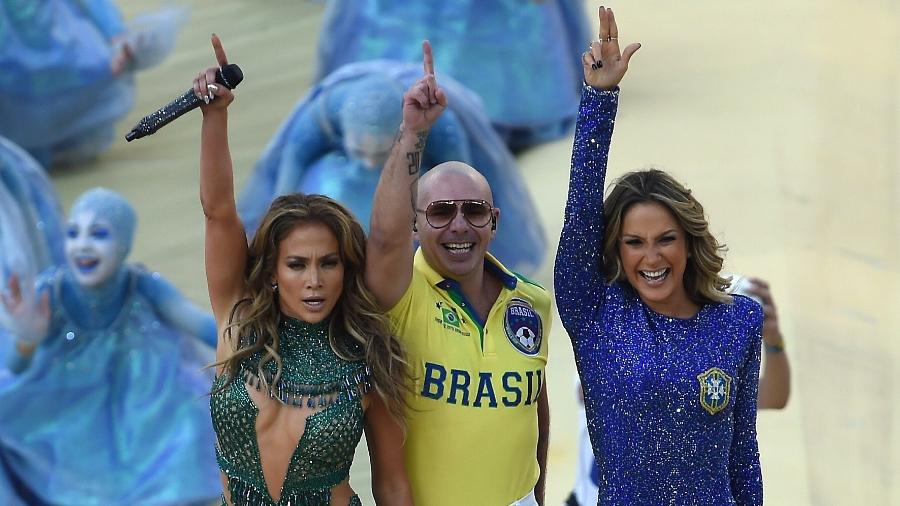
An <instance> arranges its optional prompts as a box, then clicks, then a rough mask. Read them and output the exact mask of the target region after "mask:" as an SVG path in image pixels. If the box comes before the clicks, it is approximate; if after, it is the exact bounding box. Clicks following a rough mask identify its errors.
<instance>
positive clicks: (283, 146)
mask: <svg viewBox="0 0 900 506" xmlns="http://www.w3.org/2000/svg"><path fill="white" fill-rule="evenodd" d="M421 76H422V69H421V66H420V65H412V64H406V63H397V62H393V61H386V60H379V61H371V62H361V63H355V64H350V65H347V66H345V67H343V68H341V69H340V70H338V71H337V72H335V73H333V74H332V75H330V76H328V77H327V78H326V79H324V80H323V81H321V82H320V83H319V84H317V85H316V86H315V87H313V89H312V90H311V91H310V92H309V94H308V95H307V96H306V97H304V98H303V100H301V101H300V103H299V104H298V105H297V106H296V108H295V109H294V111H293V112H292V113H291V115H290V116H289V117H288V119H287V120H286V121H285V123H284V124H283V125H282V126H281V128H280V129H279V131H278V133H276V135H275V137H274V138H273V139H272V141H271V142H270V143H269V145H268V147H267V148H266V151H265V153H263V155H262V157H261V159H260V160H259V161H258V162H257V165H256V169H255V171H254V172H253V174H251V176H250V178H249V180H248V182H247V185H246V187H245V188H244V190H243V192H242V193H241V196H240V198H239V200H238V210H239V212H240V215H241V218H242V219H243V220H244V226H245V227H246V229H247V235H248V236H251V235H252V234H253V232H254V231H255V230H256V228H257V227H258V226H259V220H260V219H261V218H262V216H263V215H264V214H265V212H266V210H268V208H269V204H270V203H271V202H272V199H274V198H275V197H276V196H278V195H283V194H286V193H291V192H298V191H299V192H304V193H321V194H324V195H328V196H329V197H332V198H334V199H336V200H338V201H340V202H341V203H343V204H344V205H346V206H347V207H348V208H349V209H350V210H351V211H352V212H353V214H354V215H356V217H357V218H358V219H359V220H360V221H361V222H362V223H363V225H364V226H365V227H366V228H368V220H369V215H370V214H371V209H372V196H373V195H374V194H375V187H376V186H377V184H378V179H379V176H380V172H381V167H382V166H383V165H384V162H385V161H386V160H387V156H388V154H389V152H390V149H391V146H392V145H393V140H394V138H395V137H396V134H397V128H398V127H399V126H400V122H401V107H400V104H401V103H402V96H403V92H404V91H405V90H406V89H407V88H408V87H409V86H411V85H412V84H413V83H414V82H416V81H417V80H418V79H420V78H421ZM440 86H441V87H442V88H443V89H444V91H445V92H446V94H447V101H448V109H447V110H446V111H445V112H444V114H442V115H441V117H440V119H439V120H438V121H437V123H435V124H434V126H433V127H432V128H431V132H430V133H429V136H428V141H427V145H426V147H425V152H424V153H423V159H422V167H423V168H424V169H428V168H431V167H433V166H434V165H437V164H438V163H441V162H445V161H448V160H459V161H463V162H466V163H468V164H470V165H472V166H473V167H475V168H476V169H478V171H479V172H481V173H482V174H484V176H485V177H486V178H487V180H488V182H489V183H490V185H491V189H492V190H493V194H494V204H495V205H496V206H497V207H499V208H500V210H501V216H500V224H499V226H498V228H497V236H496V238H495V240H494V241H493V248H492V249H491V252H492V253H494V254H495V255H496V256H497V257H498V258H502V259H503V261H504V263H505V264H506V265H507V266H509V267H510V268H511V269H513V270H517V271H520V272H523V273H530V272H533V271H534V270H535V269H536V268H537V267H538V266H539V265H540V263H541V261H542V259H543V257H544V251H545V247H546V240H545V237H544V231H543V227H542V226H541V224H540V222H539V221H538V219H536V216H537V214H536V212H535V211H534V206H533V204H532V202H531V198H530V196H529V192H528V188H527V187H526V186H525V184H524V183H523V181H522V178H521V175H520V174H519V171H518V168H517V166H516V162H515V159H514V158H513V156H512V154H511V153H510V152H509V150H508V149H506V146H504V144H503V142H501V140H500V138H499V137H498V136H497V134H496V132H494V131H493V129H492V128H491V126H490V123H489V122H488V120H487V118H486V117H485V116H484V114H483V112H482V108H481V102H480V101H479V100H478V97H476V96H475V95H474V94H473V93H472V92H470V91H469V90H467V89H466V88H465V87H463V86H462V85H460V84H459V83H457V82H456V81H454V80H453V79H450V78H448V77H446V76H442V77H441V78H440Z"/></svg>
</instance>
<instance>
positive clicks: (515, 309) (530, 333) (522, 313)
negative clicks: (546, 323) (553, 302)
mask: <svg viewBox="0 0 900 506" xmlns="http://www.w3.org/2000/svg"><path fill="white" fill-rule="evenodd" d="M504 326H505V328H506V337H507V338H508V339H509V342H510V343H511V344H512V345H513V347H515V348H516V349H517V350H519V351H520V352H522V353H524V354H525V355H528V356H530V357H532V356H534V355H537V354H538V352H539V351H541V341H542V340H543V337H544V327H543V324H542V322H541V317H540V316H539V315H538V314H537V312H536V311H535V310H534V308H532V307H531V304H529V303H528V302H526V301H524V300H522V299H513V300H512V301H510V303H509V305H507V306H506V315H505V316H504Z"/></svg>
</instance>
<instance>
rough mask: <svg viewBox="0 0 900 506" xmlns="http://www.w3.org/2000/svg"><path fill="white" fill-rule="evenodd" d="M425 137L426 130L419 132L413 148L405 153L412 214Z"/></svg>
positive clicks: (414, 212) (414, 207) (417, 192)
mask: <svg viewBox="0 0 900 506" xmlns="http://www.w3.org/2000/svg"><path fill="white" fill-rule="evenodd" d="M427 139H428V132H427V131H425V132H419V133H418V134H417V139H416V146H415V149H414V150H413V151H409V152H407V153H406V160H407V161H408V162H409V164H408V166H407V169H408V170H409V175H410V176H412V181H410V183H409V201H410V205H411V206H412V211H413V215H415V214H416V201H417V200H418V194H419V168H420V166H421V164H422V152H423V151H424V150H425V141H426V140H427Z"/></svg>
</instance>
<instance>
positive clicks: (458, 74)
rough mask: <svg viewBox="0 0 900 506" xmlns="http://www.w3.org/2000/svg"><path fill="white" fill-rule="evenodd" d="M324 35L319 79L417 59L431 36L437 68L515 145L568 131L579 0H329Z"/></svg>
mask: <svg viewBox="0 0 900 506" xmlns="http://www.w3.org/2000/svg"><path fill="white" fill-rule="evenodd" d="M321 34H322V35H321V38H320V39H319V48H318V59H319V69H318V71H319V77H320V78H322V77H324V76H326V75H328V74H329V73H331V72H333V71H334V70H335V69H337V68H338V67H340V66H341V65H344V64H346V63H350V62H354V61H365V60H372V59H377V58H390V59H394V60H400V61H407V62H417V61H419V59H420V50H419V43H420V41H422V40H423V39H429V40H430V41H431V43H432V44H433V45H434V47H437V48H440V49H441V52H440V54H436V55H435V62H436V65H437V67H438V68H441V69H444V70H445V71H446V73H447V74H448V75H450V76H452V77H454V78H456V79H457V80H458V81H459V82H460V83H462V84H463V85H465V86H466V87H468V88H469V89H471V90H472V91H474V92H475V93H476V94H478V95H479V96H480V97H481V99H482V101H483V102H484V105H485V107H486V111H487V115H488V116H489V117H490V119H491V122H492V123H493V124H494V126H495V128H496V129H497V131H498V132H499V133H500V135H501V137H503V140H504V141H505V142H506V143H507V144H508V145H509V146H510V148H511V149H513V150H519V149H522V148H525V147H528V146H530V145H533V144H536V143H539V142H545V141H548V140H552V139H556V138H559V137H562V136H564V135H566V134H567V133H569V131H570V130H571V127H572V124H573V123H574V119H575V113H574V111H576V108H577V105H578V90H579V88H580V85H581V62H579V61H578V57H577V56H574V55H577V54H578V52H579V48H581V47H582V45H583V44H584V41H585V40H588V39H589V38H590V34H589V28H588V23H587V17H586V16H585V12H584V3H583V0H549V1H526V0H489V1H484V0H450V1H445V2H405V1H397V0H393V1H384V0H366V1H360V0H331V1H330V2H329V4H328V10H327V11H326V13H325V21H324V24H323V27H322V31H321ZM510 34H514V35H513V36H512V37H510ZM441 81H442V82H446V78H445V76H443V75H442V76H441ZM450 103H453V102H452V101H451V102H450ZM492 186H493V184H492Z"/></svg>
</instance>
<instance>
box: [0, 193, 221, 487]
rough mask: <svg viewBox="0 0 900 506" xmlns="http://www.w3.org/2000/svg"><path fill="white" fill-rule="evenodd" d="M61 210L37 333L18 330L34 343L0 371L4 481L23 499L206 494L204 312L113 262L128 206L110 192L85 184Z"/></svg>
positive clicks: (211, 329) (211, 340)
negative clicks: (56, 258) (62, 237)
mask: <svg viewBox="0 0 900 506" xmlns="http://www.w3.org/2000/svg"><path fill="white" fill-rule="evenodd" d="M70 217H71V221H70V222H69V224H68V225H67V229H66V244H65V250H66V255H67V257H68V264H66V265H60V266H57V267H51V268H50V269H48V270H47V271H45V272H44V273H43V274H42V275H41V276H40V277H39V279H38V281H37V283H36V285H37V286H36V288H35V292H36V293H37V294H43V293H47V294H49V318H45V320H46V322H47V325H46V327H45V332H43V333H44V334H45V335H43V336H37V338H35V336H28V338H27V341H30V342H31V343H33V344H36V345H37V347H36V349H35V350H34V352H33V353H32V354H30V355H27V356H23V355H20V354H19V352H14V353H13V358H14V360H13V361H12V363H11V365H10V373H8V374H7V375H6V376H5V377H4V378H2V379H0V420H2V422H0V461H2V464H3V467H4V468H5V471H6V472H7V473H8V474H7V476H6V479H7V481H8V482H9V483H10V484H11V485H12V488H13V489H14V490H15V492H11V491H7V492H6V493H7V494H15V495H17V496H18V497H19V498H20V499H21V500H23V501H24V502H26V503H27V504H60V505H93V504H96V505H130V504H138V503H140V504H154V505H170V504H190V503H195V502H199V501H212V500H213V499H215V498H216V497H218V496H219V494H220V492H221V484H220V483H219V477H218V470H217V467H216V462H215V454H214V450H213V446H214V436H213V432H212V426H211V422H210V417H209V411H208V408H207V401H206V399H205V395H206V394H207V393H208V392H209V390H210V386H211V377H210V375H209V374H207V373H206V372H204V371H203V370H202V368H203V366H204V365H206V364H208V363H210V362H211V360H212V349H211V348H210V346H211V345H214V344H215V340H216V328H215V323H214V321H213V319H212V317H211V316H210V315H209V314H208V313H205V312H203V311H201V310H199V309H198V308H197V307H196V306H194V305H193V304H190V303H189V302H188V301H186V300H185V299H184V297H183V296H181V295H180V294H179V293H178V292H177V290H176V289H175V288H174V287H173V286H172V285H171V284H169V283H168V282H166V281H165V280H164V279H162V277H161V276H160V275H159V274H158V273H153V272H149V271H146V270H144V269H143V268H141V267H138V266H131V265H127V264H125V263H124V260H125V258H126V256H127V255H128V252H129V250H130V248H131V244H132V238H133V235H134V229H135V224H136V216H135V214H134V210H133V209H132V208H131V206H130V205H129V204H128V202H127V201H125V199H124V198H122V197H121V196H120V195H118V194H117V193H115V192H112V191H110V190H106V189H102V188H98V189H94V190H90V191H88V192H87V193H85V194H83V195H82V196H81V197H80V198H79V199H78V200H77V201H76V203H75V205H74V206H73V207H72V211H71V213H70ZM104 252H106V253H104ZM98 273H105V274H103V275H99V274H98ZM86 279H91V280H93V281H92V282H91V283H90V284H88V283H86V282H85V280H86ZM10 312H11V313H13V314H15V311H10ZM19 314H20V316H21V313H19ZM40 317H41V312H40V310H38V311H37V312H36V313H35V314H34V315H32V316H31V317H27V316H26V318H25V319H26V322H24V324H23V322H22V321H21V319H22V318H20V319H19V320H18V322H19V323H18V324H19V327H17V328H16V329H13V330H14V333H16V335H17V337H24V333H23V332H19V331H18V330H20V329H21V328H33V327H28V325H27V323H28V321H33V320H35V319H39V318H40ZM13 320H16V319H15V318H13ZM192 336H193V337H194V338H191V337H192ZM201 341H202V342H201ZM0 486H2V480H0ZM2 494H3V492H0V497H2Z"/></svg>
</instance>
